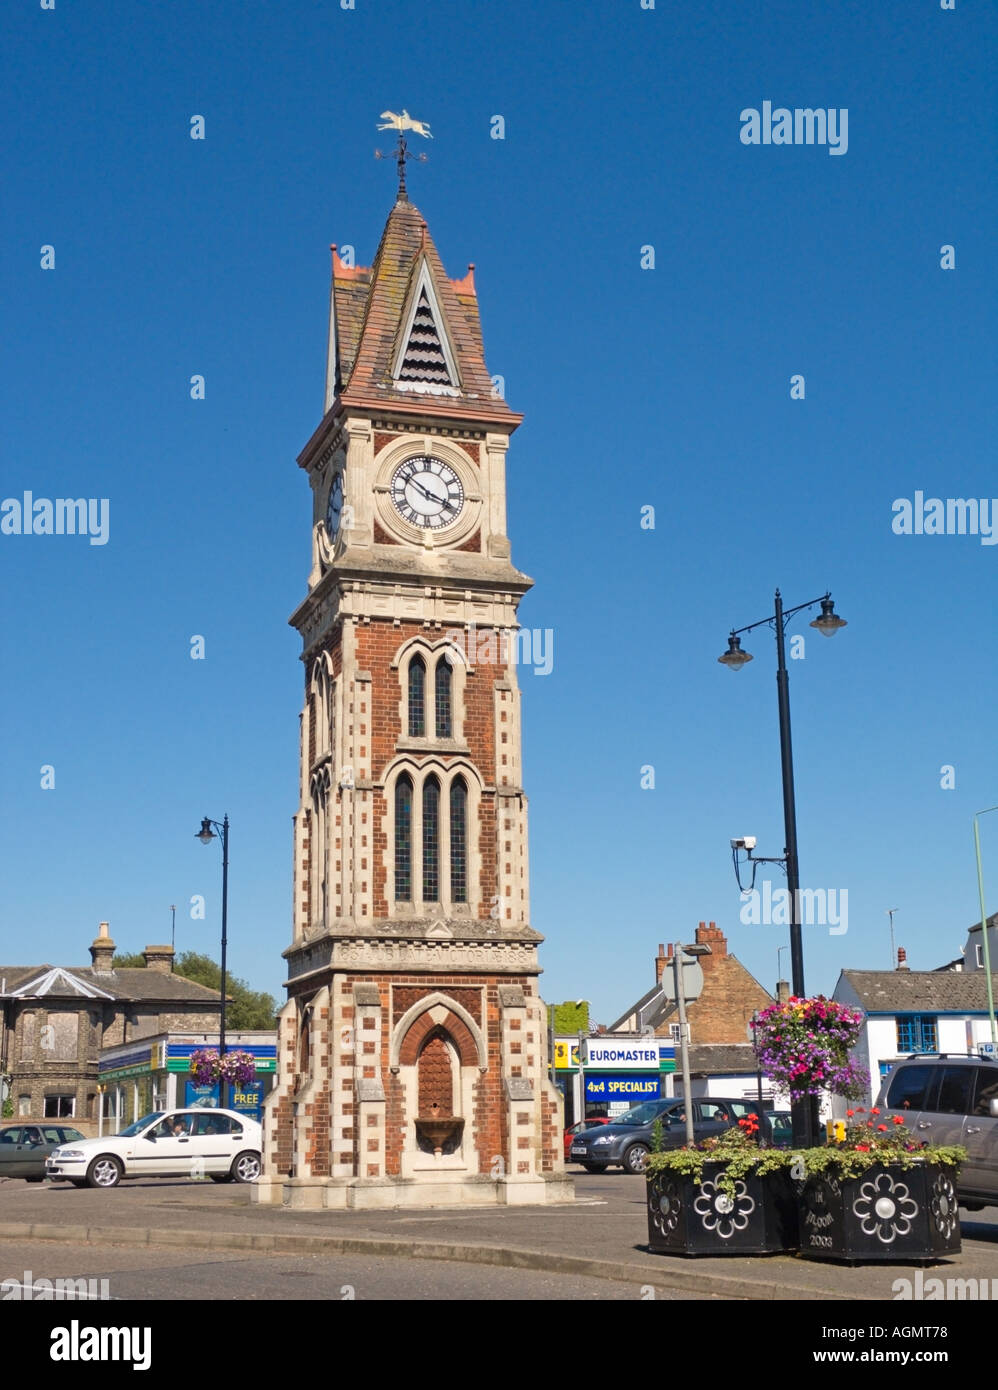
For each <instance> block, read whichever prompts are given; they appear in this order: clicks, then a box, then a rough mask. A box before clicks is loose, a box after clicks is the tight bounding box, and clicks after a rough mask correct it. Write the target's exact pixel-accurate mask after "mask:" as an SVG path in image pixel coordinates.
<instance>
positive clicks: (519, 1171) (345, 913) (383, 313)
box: [253, 112, 571, 1207]
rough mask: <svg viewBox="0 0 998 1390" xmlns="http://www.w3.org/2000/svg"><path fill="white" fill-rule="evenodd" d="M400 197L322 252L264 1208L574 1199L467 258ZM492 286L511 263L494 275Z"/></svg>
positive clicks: (399, 123)
mask: <svg viewBox="0 0 998 1390" xmlns="http://www.w3.org/2000/svg"><path fill="white" fill-rule="evenodd" d="M382 120H383V122H384V124H383V125H382V127H381V128H382V129H392V130H395V131H396V132H397V135H398V147H397V150H396V152H395V157H396V160H397V166H398V171H399V186H398V193H397V196H396V200H395V203H394V206H393V207H392V209H391V212H390V213H389V216H388V221H387V223H386V225H385V228H384V231H383V233H382V237H381V241H380V244H379V246H378V249H377V253H376V255H375V257H374V260H373V262H372V264H371V265H370V266H366V267H363V266H354V265H347V264H346V263H345V262H344V261H343V260H341V258H340V257H339V255H338V253H337V251H336V248H335V247H334V248H333V277H332V294H331V296H330V318H329V348H328V357H327V364H326V393H325V402H324V412H323V416H322V419H321V421H320V423H319V425H318V427H317V428H316V430H315V432H314V433H313V435H312V437H311V439H310V440H309V442H308V443H307V444H306V446H305V448H304V449H303V450H302V452H301V454H300V456H299V459H298V463H299V466H300V467H301V469H302V470H303V471H304V473H305V475H306V476H307V478H308V481H309V484H310V487H311V491H312V563H311V570H310V573H309V579H308V592H307V594H306V596H305V598H304V599H303V601H302V602H301V603H300V604H299V606H298V608H297V609H296V610H295V612H294V614H293V615H292V617H291V623H292V625H293V626H294V627H295V628H296V629H297V631H298V632H299V634H300V635H301V639H302V663H303V676H304V694H303V705H302V712H301V721H300V762H299V771H298V798H299V799H298V807H297V811H296V813H295V816H294V892H293V899H294V905H293V924H292V933H291V942H290V944H289V945H288V946H287V948H286V949H285V951H284V958H285V960H286V962H287V985H286V987H287V992H288V1000H287V1003H286V1004H285V1006H284V1008H283V1009H282V1011H281V1015H280V1021H279V1034H278V1052H279V1063H278V1077H279V1081H278V1085H277V1086H276V1087H275V1089H274V1091H273V1092H272V1093H271V1095H270V1097H269V1098H268V1101H267V1108H266V1114H265V1120H264V1129H265V1140H264V1173H263V1176H262V1178H261V1180H260V1182H259V1183H258V1184H255V1185H254V1189H253V1200H255V1201H259V1202H275V1203H284V1204H285V1205H289V1206H300V1207H363V1206H383V1205H385V1204H389V1205H402V1206H410V1205H411V1206H434V1205H440V1204H453V1203H455V1202H460V1203H469V1202H470V1203H473V1204H492V1203H495V1202H500V1203H510V1202H514V1203H543V1202H548V1201H564V1200H566V1198H567V1197H569V1198H570V1197H571V1183H570V1182H569V1180H568V1179H566V1177H565V1175H564V1171H563V1163H562V1146H561V1141H560V1132H561V1131H560V1114H559V1101H558V1097H557V1093H556V1091H555V1090H554V1088H553V1087H552V1086H551V1084H550V1082H549V1080H548V1076H547V1020H546V1011H545V1006H544V1004H543V1001H542V1000H541V997H540V992H539V976H540V965H539V963H538V958H537V948H538V945H539V943H540V942H541V940H542V937H541V936H540V934H539V933H538V932H537V931H536V930H535V929H534V927H533V926H532V924H531V922H530V898H529V875H528V856H527V799H526V795H525V792H524V788H523V778H522V767H521V757H520V722H521V708H520V689H519V683H518V679H517V671H516V666H515V661H513V660H511V656H510V654H511V651H514V650H515V644H510V643H505V642H495V643H493V644H491V648H483V647H482V644H481V643H478V645H477V647H476V652H480V651H482V650H486V649H490V650H494V651H495V652H496V653H497V654H498V655H497V658H496V660H494V661H493V662H491V663H490V662H489V661H488V660H487V658H485V657H483V656H481V655H476V656H475V657H474V660H475V661H476V662H480V663H483V664H478V665H473V664H472V663H471V660H469V658H468V656H467V655H466V651H467V648H466V647H464V648H463V647H462V642H461V639H462V638H463V635H464V634H465V632H466V631H467V630H468V629H469V628H471V627H472V626H474V628H475V629H476V630H477V631H479V632H480V631H481V630H483V629H484V630H485V632H486V633H488V632H489V631H490V630H492V631H494V632H500V631H501V632H508V631H509V630H510V629H514V628H515V627H516V626H517V610H518V607H519V603H520V600H521V599H522V598H523V595H524V594H525V593H526V592H527V590H528V589H529V588H530V584H531V581H530V579H529V578H528V577H527V576H526V575H525V574H523V573H521V572H520V571H519V570H518V569H516V568H515V567H514V565H513V563H512V560H511V550H510V542H509V538H508V535H507V529H506V456H507V452H508V449H509V443H510V438H511V436H512V434H513V432H514V430H515V429H516V428H517V426H518V425H519V424H520V421H521V417H520V416H519V415H517V414H516V413H515V412H514V411H512V410H511V409H510V408H509V406H507V404H506V402H505V401H504V400H502V399H500V398H497V397H496V395H495V393H494V391H493V385H492V378H491V377H490V374H489V371H488V368H487V367H486V364H485V358H484V354H483V348H482V336H481V323H480V318H479V306H478V295H477V290H476V287H475V275H474V267H473V266H469V267H468V270H467V272H466V273H465V274H464V275H461V276H459V277H457V278H451V277H450V276H448V275H447V273H446V271H445V269H444V266H443V264H442V262H441V260H440V256H439V254H438V252H437V249H436V246H435V245H434V243H433V240H432V238H431V236H430V233H429V229H428V227H427V224H426V221H425V220H424V218H423V216H422V214H421V213H420V212H419V210H418V209H417V208H416V207H414V206H413V204H412V203H411V202H410V201H409V198H408V194H407V191H406V183H405V173H406V162H407V160H408V159H410V158H412V157H413V156H412V155H411V153H410V151H409V149H408V143H407V138H408V136H409V135H412V134H416V135H419V136H420V137H423V138H427V139H428V138H429V135H430V132H429V127H428V126H426V125H425V123H422V122H418V121H413V120H412V119H411V118H410V117H409V116H408V114H407V113H406V112H402V113H401V115H395V114H394V113H392V112H385V113H383V116H382ZM493 273H494V278H495V280H496V281H497V282H501V278H502V273H503V268H502V267H501V266H497V267H495V269H494V272H493Z"/></svg>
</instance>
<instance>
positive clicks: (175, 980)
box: [0, 965, 222, 1004]
mask: <svg viewBox="0 0 998 1390" xmlns="http://www.w3.org/2000/svg"><path fill="white" fill-rule="evenodd" d="M66 977H68V979H67V978H66ZM74 978H75V979H76V980H78V981H79V983H80V984H81V985H82V986H83V989H79V988H74V986H73V985H72V983H71V981H72V980H73V979H74ZM0 980H3V981H6V989H7V993H8V994H13V993H14V992H15V991H16V990H18V989H20V988H22V987H23V986H25V985H32V984H35V983H36V982H37V983H38V984H39V985H40V986H44V987H45V993H46V994H48V995H51V996H53V997H60V998H81V997H84V996H86V995H87V994H89V992H90V991H91V990H99V991H100V992H101V993H102V994H104V995H105V996H107V997H110V998H111V999H131V1000H136V1001H138V1000H142V999H149V1000H176V1001H180V1002H183V1001H187V1002H193V1001H200V1002H203V1003H206V1004H207V1003H216V1004H217V1003H218V1002H219V1001H220V1000H221V997H222V995H221V992H220V991H219V990H217V989H208V987H207V986H206V985H199V984H195V982H194V981H193V980H186V979H184V977H183V976H182V975H173V974H167V973H166V972H165V971H163V970H146V969H141V968H139V969H135V970H112V971H110V972H104V971H98V970H94V969H93V967H92V966H89V965H86V966H79V965H65V966H56V967H53V966H51V965H10V966H5V965H0ZM33 992H34V991H30V993H33Z"/></svg>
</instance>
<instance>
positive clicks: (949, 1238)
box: [800, 1163, 960, 1263]
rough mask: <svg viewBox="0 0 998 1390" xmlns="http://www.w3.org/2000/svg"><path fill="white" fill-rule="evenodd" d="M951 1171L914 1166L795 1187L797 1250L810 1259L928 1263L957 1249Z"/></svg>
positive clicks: (872, 1170)
mask: <svg viewBox="0 0 998 1390" xmlns="http://www.w3.org/2000/svg"><path fill="white" fill-rule="evenodd" d="M956 1174H957V1170H956V1169H955V1168H953V1167H950V1166H949V1165H948V1164H937V1163H916V1164H915V1165H914V1166H913V1167H911V1168H901V1167H900V1166H899V1165H897V1164H893V1163H892V1164H886V1165H879V1166H878V1167H876V1168H870V1169H869V1170H868V1171H867V1172H865V1173H863V1174H862V1175H861V1176H860V1177H858V1178H835V1177H830V1176H829V1175H827V1174H822V1175H821V1176H820V1177H814V1178H808V1179H807V1180H806V1182H804V1183H803V1184H801V1195H800V1252H801V1254H802V1255H806V1256H807V1258H808V1259H810V1260H850V1261H853V1262H857V1263H858V1262H863V1263H866V1262H868V1261H874V1260H888V1261H891V1262H893V1263H897V1262H898V1261H902V1260H931V1259H938V1258H939V1257H940V1256H942V1255H955V1254H958V1253H959V1250H960V1218H959V1214H958V1211H957V1199H956V1190H955V1186H956V1182H955V1180H956Z"/></svg>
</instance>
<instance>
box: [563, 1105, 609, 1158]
mask: <svg viewBox="0 0 998 1390" xmlns="http://www.w3.org/2000/svg"><path fill="white" fill-rule="evenodd" d="M609 1123H610V1121H609V1119H608V1118H607V1116H606V1115H593V1116H592V1117H591V1118H590V1119H588V1120H576V1122H575V1124H574V1125H569V1126H568V1128H567V1129H566V1130H565V1162H566V1163H567V1162H568V1160H569V1154H568V1151H569V1149H570V1148H571V1147H572V1140H573V1139H574V1137H575V1136H576V1135H577V1134H581V1133H582V1131H583V1130H584V1129H595V1128H596V1126H597V1125H607V1124H609Z"/></svg>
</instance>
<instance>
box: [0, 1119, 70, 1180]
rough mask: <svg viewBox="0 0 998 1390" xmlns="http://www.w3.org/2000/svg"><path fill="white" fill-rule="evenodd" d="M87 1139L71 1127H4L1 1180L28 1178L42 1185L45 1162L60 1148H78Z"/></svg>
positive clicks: (0, 1144)
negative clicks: (66, 1146) (79, 1142)
mask: <svg viewBox="0 0 998 1390" xmlns="http://www.w3.org/2000/svg"><path fill="white" fill-rule="evenodd" d="M82 1138H83V1135H82V1134H81V1133H80V1131H79V1130H78V1129H73V1128H72V1127H71V1126H70V1125H50V1124H46V1123H44V1122H38V1121H33V1122H32V1123H30V1124H20V1125H4V1127H3V1128H2V1129H0V1178H25V1179H26V1180H27V1181H28V1182H41V1181H42V1179H43V1178H44V1177H45V1160H46V1159H47V1158H48V1156H49V1154H50V1153H53V1152H54V1151H55V1150H56V1149H57V1148H58V1147H59V1145H60V1144H75V1143H76V1142H77V1140H79V1139H82Z"/></svg>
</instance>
